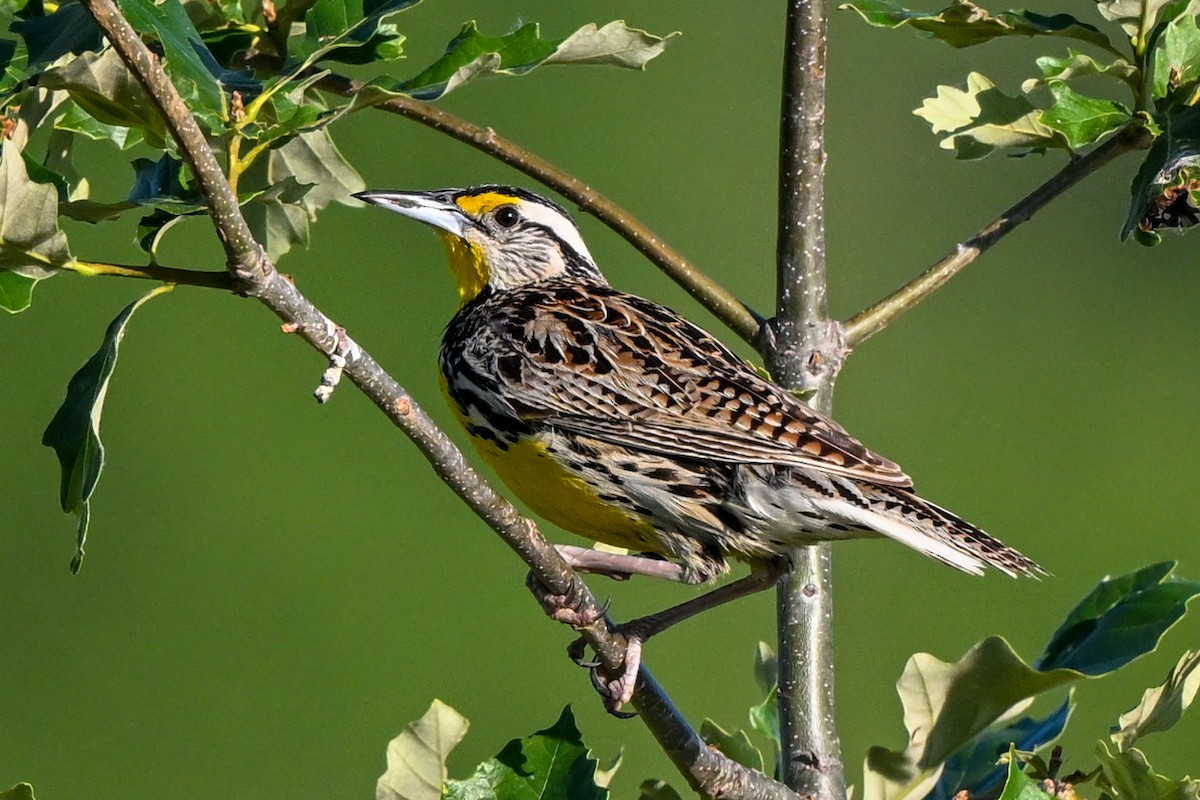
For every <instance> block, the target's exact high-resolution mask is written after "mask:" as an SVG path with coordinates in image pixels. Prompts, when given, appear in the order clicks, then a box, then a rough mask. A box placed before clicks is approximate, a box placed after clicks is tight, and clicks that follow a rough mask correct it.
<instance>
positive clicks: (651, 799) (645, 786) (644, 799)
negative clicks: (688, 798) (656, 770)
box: [638, 779, 683, 800]
mask: <svg viewBox="0 0 1200 800" xmlns="http://www.w3.org/2000/svg"><path fill="white" fill-rule="evenodd" d="M638 789H639V791H638V800H683V797H682V796H681V795H680V794H679V792H677V791H675V788H674V787H672V786H671V784H669V783H667V782H666V781H663V780H657V779H652V780H646V781H642V785H641V786H640V787H638Z"/></svg>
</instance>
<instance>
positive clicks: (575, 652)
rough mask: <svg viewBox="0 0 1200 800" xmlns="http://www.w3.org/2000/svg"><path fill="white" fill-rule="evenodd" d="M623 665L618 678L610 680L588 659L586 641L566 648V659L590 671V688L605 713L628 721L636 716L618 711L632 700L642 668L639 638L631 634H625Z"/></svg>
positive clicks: (600, 665) (577, 640)
mask: <svg viewBox="0 0 1200 800" xmlns="http://www.w3.org/2000/svg"><path fill="white" fill-rule="evenodd" d="M625 640H626V645H625V661H624V663H623V664H622V665H621V674H620V675H618V676H617V677H615V678H614V677H613V676H612V675H611V674H610V673H609V671H608V670H607V669H605V668H604V664H603V663H601V662H600V661H599V660H598V659H589V658H587V657H586V655H585V651H584V648H585V647H586V646H587V640H586V639H584V638H583V637H580V638H578V639H576V640H575V641H573V642H571V644H569V645H568V646H567V655H568V656H570V657H571V660H572V661H574V662H575V663H576V664H578V665H579V666H581V667H585V668H587V669H588V670H589V671H590V676H591V679H592V686H594V687H595V688H596V692H597V693H598V694H599V695H600V698H601V699H602V700H603V702H604V709H605V710H606V711H608V713H610V714H612V715H613V716H614V717H618V718H620V719H628V718H630V717H635V716H637V714H636V713H634V712H630V711H622V710H621V708H622V706H624V705H625V704H626V703H628V702H629V701H630V700H632V699H633V690H634V689H635V688H636V686H637V678H638V670H639V669H640V668H641V665H642V638H641V637H640V636H637V635H633V634H625Z"/></svg>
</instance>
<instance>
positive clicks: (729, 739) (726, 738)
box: [700, 717, 763, 772]
mask: <svg viewBox="0 0 1200 800" xmlns="http://www.w3.org/2000/svg"><path fill="white" fill-rule="evenodd" d="M700 738H701V739H703V740H704V743H705V744H706V745H708V746H709V747H715V748H717V749H718V750H720V751H721V752H722V753H724V754H725V755H727V756H729V757H730V758H732V759H733V760H734V761H736V762H737V763H739V764H741V765H742V766H744V767H750V768H751V769H756V770H758V771H759V772H762V771H763V755H762V753H760V752H759V750H758V748H757V747H755V746H754V745H753V744H752V743H751V741H750V737H749V736H748V735H747V734H746V732H745V731H744V730H742V729H741V728H738V729H737V730H736V731H727V730H725V729H724V728H722V727H721V726H720V725H718V724H717V723H716V722H713V721H712V720H711V719H708V718H707V717H705V719H704V722H702V723H700Z"/></svg>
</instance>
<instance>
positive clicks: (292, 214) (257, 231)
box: [242, 178, 311, 261]
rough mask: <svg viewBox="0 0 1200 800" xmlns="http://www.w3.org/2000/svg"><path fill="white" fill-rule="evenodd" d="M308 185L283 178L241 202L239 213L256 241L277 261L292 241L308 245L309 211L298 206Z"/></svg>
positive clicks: (289, 247)
mask: <svg viewBox="0 0 1200 800" xmlns="http://www.w3.org/2000/svg"><path fill="white" fill-rule="evenodd" d="M310 188H311V187H310V186H305V185H303V184H301V183H299V182H298V181H297V180H296V179H295V178H285V179H282V180H279V181H278V182H276V183H275V184H274V185H273V186H271V187H270V188H268V189H266V190H264V191H262V192H259V193H257V194H256V195H255V196H254V197H252V198H251V199H250V200H249V201H248V202H245V203H243V204H242V215H243V216H244V217H245V218H246V224H247V225H249V226H250V232H251V233H253V234H254V238H255V240H257V241H259V242H261V243H262V245H263V246H264V247H266V248H267V254H268V255H270V256H271V259H272V260H273V261H279V259H281V258H283V256H284V255H286V254H287V252H288V251H289V250H291V249H292V245H294V244H302V245H304V246H305V247H307V246H308V222H309V216H308V212H307V211H305V209H304V206H303V205H301V201H302V200H303V198H304V196H305V194H306V193H307V192H308V191H309V189H310Z"/></svg>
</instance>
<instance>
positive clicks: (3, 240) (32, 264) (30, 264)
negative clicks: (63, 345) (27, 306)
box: [0, 139, 73, 287]
mask: <svg viewBox="0 0 1200 800" xmlns="http://www.w3.org/2000/svg"><path fill="white" fill-rule="evenodd" d="M72 260H73V259H72V258H71V251H70V250H69V248H68V247H67V237H66V234H64V233H63V232H62V231H61V230H59V228H58V190H57V189H56V188H55V187H54V186H52V185H50V184H45V183H34V182H33V181H32V180H30V178H29V173H28V172H27V171H26V168H25V159H24V158H23V157H22V153H21V151H20V150H19V149H18V148H17V145H16V143H15V142H14V141H13V140H11V139H5V141H4V146H3V155H2V156H0V271H2V270H8V271H11V272H16V273H18V274H20V275H24V276H25V277H26V278H33V279H35V280H41V279H43V278H48V277H49V276H51V275H53V274H54V273H55V272H57V271H58V270H59V269H61V268H63V267H64V266H66V265H68V264H70V263H71V261H72ZM11 286H15V284H10V287H11Z"/></svg>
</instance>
